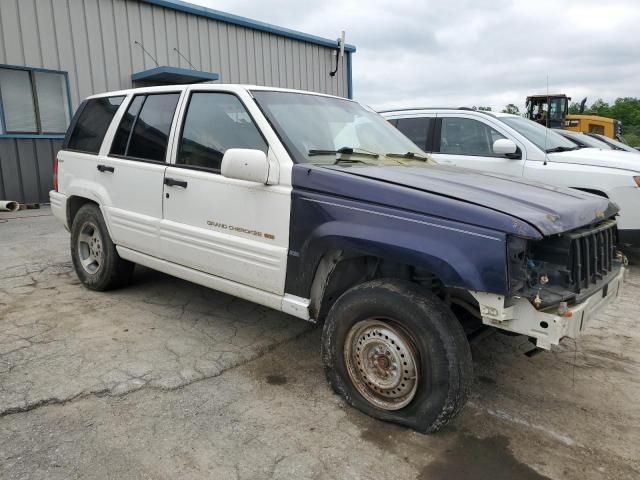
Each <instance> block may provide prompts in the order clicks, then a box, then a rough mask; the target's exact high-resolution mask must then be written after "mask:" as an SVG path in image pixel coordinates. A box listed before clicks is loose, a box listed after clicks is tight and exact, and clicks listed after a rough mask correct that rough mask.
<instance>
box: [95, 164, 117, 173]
mask: <svg viewBox="0 0 640 480" xmlns="http://www.w3.org/2000/svg"><path fill="white" fill-rule="evenodd" d="M98 170H99V171H100V172H109V173H113V172H114V171H115V168H113V167H110V166H109V165H98Z"/></svg>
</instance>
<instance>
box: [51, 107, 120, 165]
mask: <svg viewBox="0 0 640 480" xmlns="http://www.w3.org/2000/svg"><path fill="white" fill-rule="evenodd" d="M123 100H124V97H101V98H94V99H92V100H86V101H85V103H84V106H83V108H82V110H81V111H80V112H79V116H78V118H77V120H76V119H74V122H75V124H74V127H73V130H72V131H71V134H70V135H69V137H68V139H69V140H68V141H67V143H66V145H64V147H63V148H68V149H69V150H77V151H80V152H87V153H98V151H99V150H100V145H102V139H103V138H104V135H105V133H107V129H108V128H109V125H110V124H111V120H113V117H114V115H115V114H116V112H117V111H118V107H119V106H120V104H121V103H122V101H123Z"/></svg>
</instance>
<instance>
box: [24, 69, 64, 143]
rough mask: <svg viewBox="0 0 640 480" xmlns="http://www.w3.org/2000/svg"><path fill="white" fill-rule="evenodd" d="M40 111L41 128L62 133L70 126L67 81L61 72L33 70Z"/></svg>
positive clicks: (45, 131) (48, 131) (45, 130)
mask: <svg viewBox="0 0 640 480" xmlns="http://www.w3.org/2000/svg"><path fill="white" fill-rule="evenodd" d="M33 78H34V80H35V82H36V95H37V97H38V110H39V112H40V130H41V131H42V132H44V133H61V132H64V131H66V130H67V127H68V126H69V97H68V96H67V81H66V78H65V76H64V75H63V74H61V73H51V72H33Z"/></svg>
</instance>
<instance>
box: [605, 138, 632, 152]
mask: <svg viewBox="0 0 640 480" xmlns="http://www.w3.org/2000/svg"><path fill="white" fill-rule="evenodd" d="M607 141H608V142H609V143H612V144H613V145H615V147H616V148H619V149H620V150H624V151H626V152H633V153H638V150H636V149H635V148H633V147H630V146H629V145H627V144H626V143H622V142H619V141H618V140H614V139H613V138H607Z"/></svg>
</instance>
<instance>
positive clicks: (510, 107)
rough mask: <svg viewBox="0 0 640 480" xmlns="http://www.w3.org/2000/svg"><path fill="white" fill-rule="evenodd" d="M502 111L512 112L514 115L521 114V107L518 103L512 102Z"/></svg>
mask: <svg viewBox="0 0 640 480" xmlns="http://www.w3.org/2000/svg"><path fill="white" fill-rule="evenodd" d="M502 113H511V114H512V115H520V109H519V108H518V106H517V105H514V104H513V103H510V104H508V105H506V106H505V107H504V108H503V109H502Z"/></svg>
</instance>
